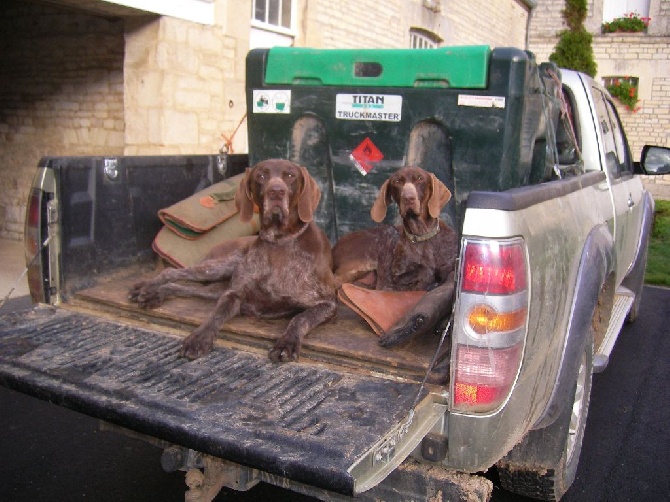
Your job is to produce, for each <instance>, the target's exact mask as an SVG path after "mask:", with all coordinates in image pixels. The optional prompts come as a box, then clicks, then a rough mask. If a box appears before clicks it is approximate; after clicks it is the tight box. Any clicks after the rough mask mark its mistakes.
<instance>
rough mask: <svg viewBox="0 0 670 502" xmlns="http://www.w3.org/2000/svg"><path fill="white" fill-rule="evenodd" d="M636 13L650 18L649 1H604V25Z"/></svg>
mask: <svg viewBox="0 0 670 502" xmlns="http://www.w3.org/2000/svg"><path fill="white" fill-rule="evenodd" d="M631 12H635V13H637V14H639V15H640V17H649V0H603V23H609V22H610V21H612V20H614V19H616V18H619V17H624V16H625V15H626V14H630V13H631Z"/></svg>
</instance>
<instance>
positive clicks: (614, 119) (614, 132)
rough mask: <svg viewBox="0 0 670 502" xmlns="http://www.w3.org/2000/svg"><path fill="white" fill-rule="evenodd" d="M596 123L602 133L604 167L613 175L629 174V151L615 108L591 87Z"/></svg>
mask: <svg viewBox="0 0 670 502" xmlns="http://www.w3.org/2000/svg"><path fill="white" fill-rule="evenodd" d="M593 98H594V100H595V105H596V114H597V116H598V125H599V126H600V131H601V132H602V134H603V143H604V145H603V147H604V149H605V162H606V163H607V165H606V167H607V169H608V171H610V173H612V174H613V175H614V176H615V177H617V178H618V177H620V176H621V175H624V174H631V173H632V172H633V166H632V163H631V157H630V151H629V150H628V144H627V142H626V138H625V136H624V134H623V129H622V127H621V122H620V121H619V116H618V115H617V112H616V108H615V106H614V105H613V104H612V102H611V101H609V100H608V99H607V98H606V97H605V95H604V94H603V93H602V92H600V91H599V90H598V89H593Z"/></svg>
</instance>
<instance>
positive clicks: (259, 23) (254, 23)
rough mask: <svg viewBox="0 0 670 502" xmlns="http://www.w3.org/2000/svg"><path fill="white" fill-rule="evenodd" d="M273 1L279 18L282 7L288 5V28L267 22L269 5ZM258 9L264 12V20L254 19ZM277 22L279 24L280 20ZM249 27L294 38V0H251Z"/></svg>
mask: <svg viewBox="0 0 670 502" xmlns="http://www.w3.org/2000/svg"><path fill="white" fill-rule="evenodd" d="M273 1H274V2H277V4H278V15H279V16H280V17H281V12H282V7H283V6H284V5H286V4H288V5H289V14H288V17H289V25H290V26H288V27H286V26H284V25H282V24H274V23H272V22H270V21H269V20H268V16H269V7H270V3H271V2H273ZM261 4H262V5H261ZM259 8H260V9H261V10H262V11H263V12H264V18H265V19H264V20H260V19H257V17H256V15H257V11H258V10H259ZM279 22H280V23H281V22H282V20H281V19H280V20H279ZM251 27H252V28H258V29H262V30H266V31H272V32H275V33H279V34H281V35H288V36H291V37H295V36H296V32H295V0H253V2H252V3H251Z"/></svg>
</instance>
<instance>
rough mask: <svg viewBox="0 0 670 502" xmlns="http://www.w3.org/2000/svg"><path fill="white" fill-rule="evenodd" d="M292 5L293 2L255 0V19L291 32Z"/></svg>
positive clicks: (287, 0)
mask: <svg viewBox="0 0 670 502" xmlns="http://www.w3.org/2000/svg"><path fill="white" fill-rule="evenodd" d="M292 3H293V0H254V3H253V15H254V17H253V18H254V19H255V20H256V21H259V22H261V23H264V24H269V25H271V26H274V27H280V28H285V29H287V30H290V29H291V10H292V9H291V7H292V5H291V4H292Z"/></svg>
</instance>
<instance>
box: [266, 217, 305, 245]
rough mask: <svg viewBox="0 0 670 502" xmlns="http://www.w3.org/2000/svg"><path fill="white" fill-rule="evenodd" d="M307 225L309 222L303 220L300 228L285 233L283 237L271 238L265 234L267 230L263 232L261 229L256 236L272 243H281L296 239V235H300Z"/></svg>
mask: <svg viewBox="0 0 670 502" xmlns="http://www.w3.org/2000/svg"><path fill="white" fill-rule="evenodd" d="M308 226H309V223H305V222H303V224H302V227H300V230H298V231H297V232H296V233H294V234H288V235H285V236H283V237H279V238H276V239H275V238H272V237H269V236H268V235H267V232H264V231H263V230H261V231H260V232H259V233H258V236H259V237H260V238H261V239H263V240H264V241H266V242H271V243H273V244H283V243H285V242H288V241H290V240H293V239H297V238H298V237H300V236H301V235H302V234H303V233H305V230H307V227H308Z"/></svg>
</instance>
